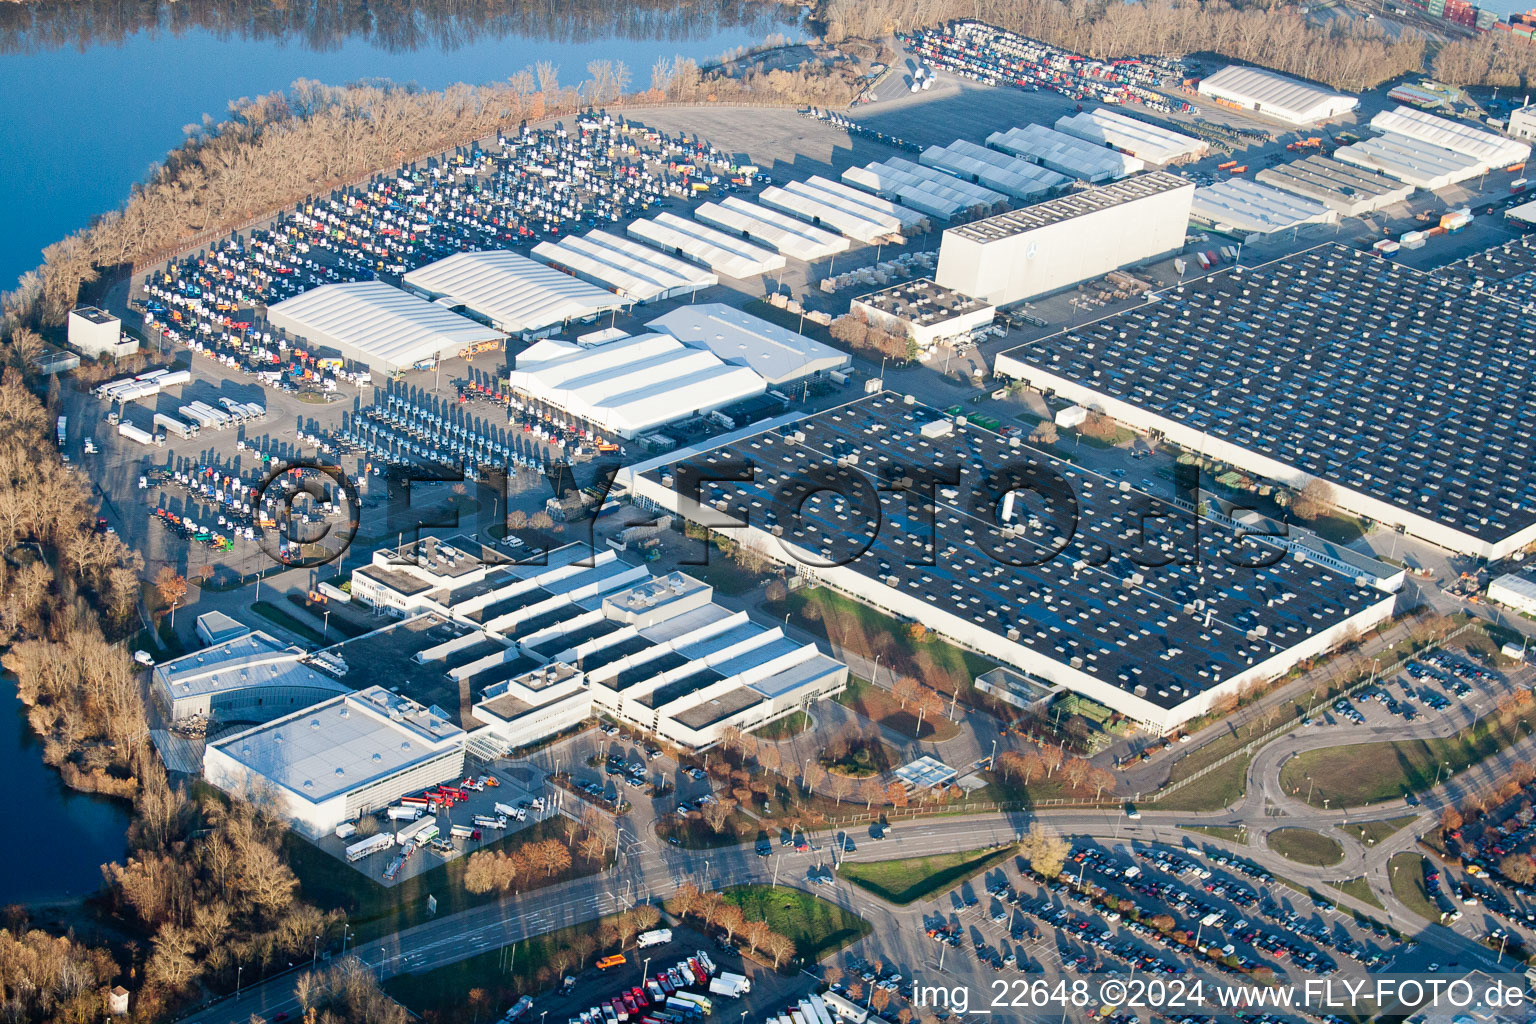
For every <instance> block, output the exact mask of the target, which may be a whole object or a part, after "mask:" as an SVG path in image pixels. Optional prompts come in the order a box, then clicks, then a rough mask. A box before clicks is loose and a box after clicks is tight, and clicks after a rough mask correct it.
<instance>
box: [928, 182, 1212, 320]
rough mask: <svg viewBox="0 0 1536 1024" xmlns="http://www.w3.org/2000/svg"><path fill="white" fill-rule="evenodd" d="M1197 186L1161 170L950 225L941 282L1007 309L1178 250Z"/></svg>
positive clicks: (941, 250)
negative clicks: (985, 217)
mask: <svg viewBox="0 0 1536 1024" xmlns="http://www.w3.org/2000/svg"><path fill="white" fill-rule="evenodd" d="M1194 191H1195V184H1194V182H1192V181H1189V180H1187V179H1184V178H1180V177H1178V176H1176V175H1173V174H1168V173H1166V172H1163V171H1153V172H1151V173H1148V174H1142V175H1138V176H1136V177H1134V178H1126V179H1124V180H1122V181H1117V182H1114V183H1112V184H1109V185H1103V186H1100V187H1098V188H1094V189H1089V190H1087V191H1083V192H1074V193H1072V194H1070V195H1065V196H1060V197H1058V198H1056V199H1050V200H1047V201H1046V202H1043V203H1037V204H1036V205H1034V206H1027V207H1024V208H1023V209H1021V210H1014V211H1012V212H1010V213H1003V214H999V215H997V216H995V217H989V218H987V219H985V220H979V221H975V222H973V223H970V224H963V225H961V226H960V227H954V228H950V229H948V230H947V231H945V232H944V240H943V242H942V243H941V244H940V246H939V269H938V273H937V274H936V275H935V280H937V281H938V283H939V284H941V285H943V286H944V287H946V288H952V289H954V290H955V291H958V292H961V293H963V294H965V295H970V296H974V297H976V298H979V299H984V300H986V301H987V302H989V303H991V304H993V305H996V306H1002V305H1006V304H1008V303H1010V302H1019V301H1021V300H1023V299H1031V298H1034V297H1036V296H1039V295H1046V294H1049V293H1050V292H1054V291H1058V290H1060V289H1062V288H1068V287H1071V286H1072V285H1074V284H1077V283H1078V282H1079V281H1087V280H1089V279H1091V278H1094V277H1098V276H1099V275H1101V274H1106V273H1108V272H1109V271H1111V270H1114V269H1116V268H1117V267H1126V266H1131V265H1133V264H1137V263H1142V262H1145V261H1147V260H1150V259H1154V258H1156V257H1158V256H1163V255H1166V254H1168V253H1171V252H1175V251H1177V250H1178V249H1180V248H1181V247H1182V246H1183V245H1184V236H1185V233H1186V231H1187V230H1188V228H1189V211H1190V202H1191V200H1192V198H1193V195H1194Z"/></svg>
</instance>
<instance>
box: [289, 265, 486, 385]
mask: <svg viewBox="0 0 1536 1024" xmlns="http://www.w3.org/2000/svg"><path fill="white" fill-rule="evenodd" d="M423 269H426V268H423ZM267 319H268V320H269V321H270V322H271V323H272V326H274V327H277V328H280V329H281V330H283V331H285V332H287V333H288V334H289V335H290V336H291V337H295V338H299V339H302V340H303V341H304V342H305V343H306V344H308V345H310V346H312V347H314V348H318V349H321V350H330V351H334V352H337V353H340V354H341V355H342V356H343V357H344V358H346V359H350V360H353V361H355V362H359V363H364V364H366V365H367V366H369V367H370V368H372V369H373V370H375V371H376V372H380V373H386V374H387V373H394V372H396V371H399V370H409V369H410V368H411V367H413V366H416V365H418V364H421V363H431V362H436V361H437V360H438V359H439V358H440V357H442V356H445V355H454V354H455V353H457V352H459V351H460V350H461V349H465V348H468V347H470V346H474V345H479V344H482V343H485V342H497V341H503V340H505V338H506V336H505V335H504V334H503V333H502V332H501V331H499V330H495V329H492V328H490V327H487V326H485V325H484V324H479V323H476V322H475V321H473V320H470V319H468V318H467V317H463V316H460V315H459V314H457V313H455V312H453V311H452V310H451V309H446V308H444V307H443V306H440V305H437V304H436V303H432V302H428V301H426V300H425V299H422V298H420V297H418V296H416V295H412V294H410V293H409V292H404V291H401V290H400V289H399V288H396V287H394V286H393V285H388V284H385V283H384V282H383V281H352V282H348V283H345V284H326V285H321V286H320V287H319V288H311V289H310V290H309V291H307V292H301V293H300V294H298V295H295V296H294V297H293V298H291V299H285V300H284V301H282V302H279V303H277V304H276V305H274V306H269V307H268V308H267Z"/></svg>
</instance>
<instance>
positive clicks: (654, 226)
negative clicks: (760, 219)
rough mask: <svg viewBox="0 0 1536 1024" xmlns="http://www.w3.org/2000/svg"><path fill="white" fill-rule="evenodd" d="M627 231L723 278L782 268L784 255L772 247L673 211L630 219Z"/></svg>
mask: <svg viewBox="0 0 1536 1024" xmlns="http://www.w3.org/2000/svg"><path fill="white" fill-rule="evenodd" d="M628 231H629V233H630V234H631V235H632V236H634V237H635V238H638V239H640V240H641V241H644V242H649V243H650V244H651V245H654V246H656V247H657V248H658V249H660V250H662V251H663V252H669V253H673V254H675V255H678V256H683V257H685V258H687V259H690V260H693V261H694V262H696V263H702V264H703V265H704V266H706V267H708V268H709V269H710V270H713V271H714V272H715V273H717V274H724V275H725V276H726V277H734V278H737V279H746V278H751V277H757V276H759V275H761V274H768V273H772V272H773V271H775V270H782V269H784V264H785V260H784V257H783V256H780V255H779V254H778V253H776V252H774V251H773V250H772V249H764V248H763V247H762V246H758V245H753V244H752V243H751V242H748V241H745V240H744V239H742V238H740V237H738V236H735V235H728V234H726V233H725V232H724V231H717V230H715V229H714V228H711V227H706V226H705V225H703V224H700V223H699V222H698V221H692V220H688V219H687V218H686V217H679V216H678V215H677V214H675V213H659V214H657V215H656V216H655V217H653V218H651V219H649V220H647V219H641V220H636V221H631V222H630V225H629V228H628Z"/></svg>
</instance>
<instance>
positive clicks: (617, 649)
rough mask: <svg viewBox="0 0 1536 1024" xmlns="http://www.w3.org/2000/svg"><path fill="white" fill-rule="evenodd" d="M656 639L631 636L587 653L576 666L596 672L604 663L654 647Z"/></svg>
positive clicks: (607, 663) (586, 670) (611, 662)
mask: <svg viewBox="0 0 1536 1024" xmlns="http://www.w3.org/2000/svg"><path fill="white" fill-rule="evenodd" d="M654 646H655V641H653V640H647V639H646V638H645V637H643V636H629V637H625V638H624V639H623V640H620V641H618V642H617V643H612V644H608V645H607V646H605V647H600V648H598V649H597V650H595V651H593V652H591V653H590V654H587V655H585V656H584V657H582V658H581V659H580V661H579V662H577V665H576V667H577V668H579V669H581V670H582V671H583V672H596V671H597V670H598V669H600V668H602V667H603V666H604V665H612V664H613V663H614V662H616V661H619V660H621V659H623V658H627V657H629V656H630V655H631V654H639V653H640V652H641V651H643V650H645V649H646V648H647V647H654Z"/></svg>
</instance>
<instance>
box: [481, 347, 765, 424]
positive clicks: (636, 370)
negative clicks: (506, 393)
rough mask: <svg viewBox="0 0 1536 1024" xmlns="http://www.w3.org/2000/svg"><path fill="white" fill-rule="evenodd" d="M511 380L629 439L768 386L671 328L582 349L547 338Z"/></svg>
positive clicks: (521, 359) (523, 358) (522, 358)
mask: <svg viewBox="0 0 1536 1024" xmlns="http://www.w3.org/2000/svg"><path fill="white" fill-rule="evenodd" d="M508 377H509V378H510V382H511V386H512V388H513V389H514V390H515V391H519V392H521V393H523V394H526V395H528V396H530V397H532V398H535V399H538V400H539V401H542V402H547V403H548V404H550V405H553V406H555V407H557V408H560V409H564V410H565V411H566V412H569V413H570V414H572V415H573V416H577V417H580V418H581V419H584V420H587V421H588V422H590V423H594V424H596V425H597V426H599V427H601V428H603V429H604V430H608V431H611V432H613V433H615V434H619V435H620V436H623V437H634V436H635V435H637V434H643V433H645V432H646V431H648V430H652V429H655V428H656V427H659V426H662V425H664V424H667V423H671V422H673V421H674V420H678V419H681V418H683V417H684V416H689V415H692V414H694V413H697V412H707V411H709V410H712V409H718V408H720V407H721V406H725V405H730V404H731V403H732V402H737V401H740V400H741V399H743V398H750V397H752V396H753V395H760V394H762V393H763V392H764V391H766V390H767V385H766V384H765V383H764V382H763V378H762V377H760V376H758V375H757V374H756V373H754V372H752V370H750V369H748V368H747V367H744V366H730V365H727V364H726V363H725V362H723V361H722V360H721V359H720V358H719V357H718V356H716V355H715V354H714V353H713V352H709V351H707V350H704V349H699V348H691V347H689V346H687V345H684V344H683V343H682V342H681V341H678V340H677V339H676V338H674V337H671V336H669V335H666V334H642V335H640V336H638V337H633V338H625V339H623V340H621V341H613V342H609V343H608V344H606V345H596V346H593V347H590V348H583V347H581V346H579V345H573V344H571V343H569V342H564V341H554V340H551V339H545V340H544V341H540V342H536V343H535V344H533V345H531V346H529V347H528V348H527V349H526V350H525V351H523V352H522V353H520V354H519V355H518V357H517V369H515V370H513V371H512V372H511V373H510V374H508Z"/></svg>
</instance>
